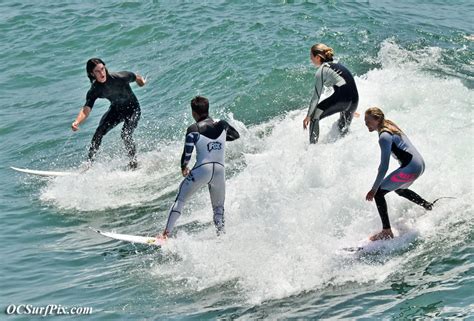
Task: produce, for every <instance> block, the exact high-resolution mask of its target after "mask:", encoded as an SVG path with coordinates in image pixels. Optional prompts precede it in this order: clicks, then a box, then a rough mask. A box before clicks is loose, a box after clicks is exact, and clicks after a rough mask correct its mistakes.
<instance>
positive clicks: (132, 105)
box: [71, 58, 146, 169]
mask: <svg viewBox="0 0 474 321" xmlns="http://www.w3.org/2000/svg"><path fill="white" fill-rule="evenodd" d="M86 71H87V77H88V78H89V80H90V82H91V87H90V89H89V91H88V92H87V95H86V103H85V104H84V107H82V109H81V111H80V112H79V114H78V115H77V118H76V120H75V121H74V122H73V123H72V126H71V127H72V130H73V131H77V130H78V129H79V124H81V123H82V122H83V121H84V120H85V119H86V118H87V117H88V116H89V114H90V112H91V110H92V107H94V102H95V101H96V99H97V98H106V99H107V100H109V101H110V107H109V110H108V111H107V112H106V113H105V114H104V115H103V116H102V119H101V120H100V123H99V126H98V127H97V129H96V131H95V134H94V136H93V137H92V141H91V145H90V148H89V157H88V159H89V162H90V163H91V162H92V161H93V160H94V157H95V154H96V152H97V150H98V149H99V146H100V144H101V142H102V138H103V137H104V136H105V135H106V134H107V133H108V132H109V131H110V130H111V129H112V128H114V127H115V126H117V125H118V124H119V123H121V122H123V123H124V125H123V127H122V134H121V136H122V139H123V141H124V143H125V148H126V149H127V152H128V156H129V158H130V163H129V167H130V168H131V169H134V168H136V167H137V159H136V146H135V143H134V141H133V137H132V135H133V132H134V130H135V128H137V125H138V121H139V120H140V104H139V103H138V99H137V97H136V96H135V94H134V93H133V91H132V89H131V88H130V83H131V82H136V83H137V84H138V86H140V87H142V86H144V85H145V83H146V80H145V79H144V78H143V77H142V76H140V75H138V74H134V73H133V72H129V71H120V72H110V73H109V71H108V70H107V68H106V67H105V63H104V62H103V61H102V60H101V59H99V58H92V59H89V60H88V61H87V64H86Z"/></svg>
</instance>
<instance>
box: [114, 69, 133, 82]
mask: <svg viewBox="0 0 474 321" xmlns="http://www.w3.org/2000/svg"><path fill="white" fill-rule="evenodd" d="M117 75H118V76H119V77H120V78H121V79H123V80H125V81H126V82H128V83H130V82H134V81H135V80H137V75H135V74H134V73H133V72H131V71H119V72H118V73H117Z"/></svg>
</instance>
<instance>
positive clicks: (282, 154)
mask: <svg viewBox="0 0 474 321" xmlns="http://www.w3.org/2000/svg"><path fill="white" fill-rule="evenodd" d="M439 51H440V49H433V48H428V49H427V50H426V51H423V52H419V53H418V55H417V56H416V61H415V60H413V59H412V58H411V57H410V55H411V53H409V52H406V51H404V50H402V49H401V48H399V47H398V46H396V45H395V44H393V42H386V43H385V44H384V45H383V46H382V49H381V51H380V56H379V59H380V61H381V63H382V68H381V69H377V70H372V71H370V72H368V73H367V74H366V75H364V76H362V77H359V78H357V79H356V81H357V84H358V88H359V92H360V97H361V101H360V105H359V112H360V113H361V114H362V115H363V112H364V111H365V109H366V108H367V107H369V106H374V105H376V106H380V107H381V108H382V109H383V110H384V111H385V112H386V114H387V117H388V118H389V119H392V120H394V121H395V122H396V123H397V124H399V126H400V127H401V128H402V129H403V130H404V131H405V132H406V134H407V135H408V136H409V137H410V139H411V140H412V142H413V143H414V144H415V146H417V148H418V149H419V151H420V152H421V154H422V155H423V156H424V158H425V161H426V164H427V168H426V171H425V173H424V175H423V176H422V177H421V178H420V179H419V180H418V181H417V182H415V183H414V184H413V185H412V188H413V190H415V191H416V192H418V193H419V194H420V195H422V196H423V197H426V198H427V199H434V198H436V197H438V196H444V195H453V194H454V196H456V197H457V199H456V200H446V201H440V202H439V203H438V204H437V206H436V208H435V210H434V211H432V212H429V213H425V211H424V210H423V209H422V208H420V207H417V206H416V205H414V204H413V203H410V202H408V201H406V200H404V199H402V198H400V197H398V196H396V195H395V194H394V193H391V194H389V195H388V196H387V201H388V204H389V212H390V218H391V221H392V224H393V225H394V227H403V228H406V229H409V230H411V231H413V233H415V234H414V235H416V236H418V238H421V239H420V241H423V239H430V238H436V237H437V233H438V232H437V231H439V230H440V229H441V228H442V226H445V227H446V229H449V225H450V224H453V222H456V221H462V220H472V208H471V205H470V203H471V200H472V177H473V175H472V174H473V165H472V159H473V150H472V143H471V137H472V136H473V126H472V114H471V110H472V105H473V104H472V103H473V94H472V92H471V91H469V90H468V89H467V88H466V87H464V86H463V84H462V83H461V82H460V81H459V80H458V79H452V78H439V77H438V76H435V75H432V74H430V73H429V72H425V71H423V66H426V64H432V63H433V60H434V62H435V63H439V61H437V59H438V58H437V57H439V56H434V57H433V56H432V53H433V52H435V53H438V52H439ZM423 53H424V54H423ZM396 57H402V58H403V59H398V58H396ZM397 59H398V60H397ZM405 60H408V62H407V63H405ZM304 116H305V110H301V111H294V112H290V113H288V114H287V115H286V116H285V117H284V118H283V119H281V118H279V119H274V120H272V121H270V122H268V123H265V124H261V125H258V126H255V127H252V128H248V129H247V130H246V131H243V137H242V139H241V140H240V142H236V143H235V144H229V150H230V152H231V153H234V152H235V151H236V150H242V151H243V152H244V157H245V164H246V166H245V168H244V169H243V170H242V171H241V172H240V173H239V174H238V175H236V176H235V177H232V178H231V179H230V180H229V181H228V184H227V200H226V214H227V216H226V222H227V234H226V235H225V236H224V237H223V238H221V239H220V240H219V241H213V240H212V234H213V231H212V228H209V230H206V231H204V232H200V233H198V234H195V235H187V234H186V233H184V232H181V233H180V235H178V239H176V240H172V241H171V242H170V244H169V246H168V248H167V249H165V251H166V250H169V251H171V252H173V253H177V254H178V255H179V257H180V258H181V259H182V260H181V261H178V262H174V263H173V264H170V265H162V266H159V267H158V268H156V269H155V270H154V272H153V273H155V274H157V275H158V276H162V277H166V278H171V279H173V280H176V281H183V280H185V281H186V282H187V287H186V289H187V290H189V289H194V290H196V291H199V290H200V289H203V288H206V287H211V286H214V285H216V284H222V283H224V282H228V281H232V280H237V282H238V285H239V287H240V289H241V292H242V293H243V296H244V297H245V299H246V300H248V302H250V303H260V302H262V301H264V300H268V299H276V298H281V297H285V296H288V295H291V294H296V293H299V292H301V291H306V290H315V289H318V288H321V287H324V286H326V285H328V284H335V285H337V284H342V283H345V282H348V281H352V282H369V281H370V282H381V281H383V280H385V279H386V278H387V277H388V276H389V275H390V274H392V273H395V272H397V271H399V270H400V268H401V265H403V263H404V262H407V260H409V258H410V255H399V256H398V255H397V256H395V257H392V258H391V259H390V260H388V261H385V262H384V263H383V264H382V263H380V264H368V263H367V262H362V261H358V260H355V261H349V262H348V261H346V260H343V259H341V257H340V256H338V255H337V254H336V253H337V249H338V248H341V247H344V246H347V245H348V244H353V245H356V244H357V242H358V241H359V240H360V239H362V238H364V237H367V236H369V235H370V234H371V233H374V232H376V231H378V230H379V229H380V227H381V223H380V219H379V217H378V214H377V211H376V208H375V204H374V203H371V202H366V201H365V195H366V193H367V192H368V191H369V189H370V187H371V184H372V182H373V180H374V178H375V176H376V172H377V166H378V161H379V155H380V151H379V147H378V144H377V135H376V134H375V133H369V132H368V131H367V129H366V127H365V125H364V121H363V117H361V118H359V119H355V120H354V122H353V125H352V127H351V133H350V135H348V136H347V137H345V138H342V139H338V140H335V132H334V130H333V123H334V121H335V120H336V119H337V116H336V117H332V118H329V119H325V120H323V121H322V122H321V133H322V137H321V143H320V144H318V145H315V146H309V145H308V143H307V140H308V138H307V132H303V130H302V120H303V118H304ZM269 128H272V130H271V132H270V133H269V134H266V135H262V133H265V132H268V129H269ZM334 140H335V141H334ZM333 141H334V142H333ZM396 167H397V164H396V162H395V161H394V160H392V161H391V169H395V168H396ZM203 204H204V203H202V204H201V203H200V204H199V206H196V207H194V208H193V216H194V217H196V218H198V219H200V220H203V221H206V220H207V221H210V220H211V214H210V208H208V207H204V209H203V208H202V205H203ZM422 215H423V216H422ZM466 216H470V218H469V217H466ZM454 233H455V232H454ZM455 234H456V233H455ZM203 238H204V239H203ZM208 238H211V240H209V239H208ZM412 241H413V238H409V240H408V241H407V242H412ZM395 247H397V248H404V245H403V246H400V244H395Z"/></svg>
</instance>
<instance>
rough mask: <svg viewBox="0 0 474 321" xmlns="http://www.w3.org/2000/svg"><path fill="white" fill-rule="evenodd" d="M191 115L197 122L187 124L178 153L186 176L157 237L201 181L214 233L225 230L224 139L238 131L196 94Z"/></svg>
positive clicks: (170, 224)
mask: <svg viewBox="0 0 474 321" xmlns="http://www.w3.org/2000/svg"><path fill="white" fill-rule="evenodd" d="M191 109H192V115H193V118H194V120H195V121H196V123H194V124H192V125H191V126H189V127H188V130H187V131H186V138H185V144H184V150H183V154H182V156H181V174H182V175H183V176H184V177H185V179H184V180H183V182H182V183H181V185H180V186H179V191H178V195H177V196H176V199H175V201H174V203H173V205H172V206H171V209H170V210H169V215H168V221H167V223H166V227H165V230H164V231H163V234H161V235H159V236H158V237H157V238H158V239H161V240H162V239H166V238H167V237H168V236H169V235H170V234H171V232H172V231H173V227H174V225H175V223H176V220H177V219H178V218H179V216H180V215H181V212H182V210H183V207H184V204H185V203H186V201H188V200H189V198H190V197H191V196H192V195H193V194H194V193H195V192H196V191H198V189H199V188H201V187H202V186H204V185H207V186H208V187H209V194H210V196H211V203H212V210H213V212H214V225H215V227H216V229H217V234H218V235H219V234H221V233H223V232H224V201H225V167H224V156H225V146H226V141H233V140H236V139H238V138H239V137H240V135H239V133H238V132H237V130H235V128H233V127H232V126H231V125H229V123H227V122H226V121H225V120H213V119H212V118H211V117H209V100H208V99H207V98H205V97H202V96H196V97H194V98H193V99H192V100H191ZM194 148H196V163H195V164H194V166H193V168H192V169H191V170H190V169H189V168H188V164H189V161H190V160H191V155H192V153H193V150H194Z"/></svg>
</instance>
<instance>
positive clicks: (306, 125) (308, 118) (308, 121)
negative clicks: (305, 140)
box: [303, 116, 311, 129]
mask: <svg viewBox="0 0 474 321" xmlns="http://www.w3.org/2000/svg"><path fill="white" fill-rule="evenodd" d="M310 122H311V117H309V116H306V117H305V119H303V129H306V128H308V125H309V123H310Z"/></svg>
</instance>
